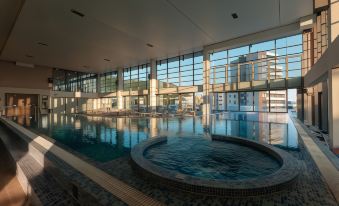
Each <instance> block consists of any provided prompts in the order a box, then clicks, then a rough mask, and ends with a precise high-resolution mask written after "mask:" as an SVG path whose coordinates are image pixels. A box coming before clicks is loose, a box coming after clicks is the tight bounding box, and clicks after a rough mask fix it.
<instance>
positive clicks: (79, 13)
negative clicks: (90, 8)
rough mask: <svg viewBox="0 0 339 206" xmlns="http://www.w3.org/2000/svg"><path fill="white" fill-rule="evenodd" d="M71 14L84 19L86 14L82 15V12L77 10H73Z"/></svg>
mask: <svg viewBox="0 0 339 206" xmlns="http://www.w3.org/2000/svg"><path fill="white" fill-rule="evenodd" d="M71 12H72V13H73V14H75V15H77V16H80V17H84V16H85V14H83V13H81V12H80V11H77V10H75V9H71Z"/></svg>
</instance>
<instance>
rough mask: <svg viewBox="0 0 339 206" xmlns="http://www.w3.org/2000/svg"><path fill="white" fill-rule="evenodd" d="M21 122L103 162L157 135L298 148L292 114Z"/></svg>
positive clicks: (50, 117)
mask: <svg viewBox="0 0 339 206" xmlns="http://www.w3.org/2000/svg"><path fill="white" fill-rule="evenodd" d="M14 121H16V122H17V123H19V124H21V125H24V126H25V127H28V128H30V129H32V130H35V131H36V132H38V133H42V134H44V135H47V136H49V137H51V138H53V139H55V140H57V141H58V142H59V143H62V144H64V145H66V146H68V147H69V148H71V149H73V150H75V151H77V152H79V153H81V154H83V155H85V156H87V157H89V158H91V159H94V160H97V161H100V162H105V161H109V160H112V159H114V158H117V157H121V156H124V155H127V154H128V153H129V151H130V148H132V147H133V146H134V145H136V144H138V143H139V142H140V141H142V140H145V139H147V138H149V137H155V136H164V135H166V136H168V137H174V136H179V135H180V136H186V137H187V136H192V135H199V136H202V137H206V138H207V139H208V137H209V136H210V135H211V134H222V135H230V136H238V137H243V138H247V139H251V140H255V141H259V142H267V143H269V144H272V145H277V146H279V147H282V148H288V149H290V148H292V149H294V148H297V147H298V138H297V131H296V129H295V127H294V125H293V123H292V121H291V119H290V118H289V116H288V114H285V113H279V114H270V113H260V114H259V113H248V112H247V113H239V112H237V113H220V114H215V115H211V116H208V117H183V118H112V117H93V116H76V115H65V114H50V115H41V116H39V117H37V118H26V117H24V116H22V117H16V118H15V119H14Z"/></svg>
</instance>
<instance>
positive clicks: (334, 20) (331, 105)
mask: <svg viewBox="0 0 339 206" xmlns="http://www.w3.org/2000/svg"><path fill="white" fill-rule="evenodd" d="M338 10H339V1H337V0H330V8H329V25H330V26H329V33H330V36H329V37H330V38H329V42H330V43H329V44H331V43H332V42H333V41H334V40H335V39H336V37H337V36H338V35H339V12H338ZM338 89H339V68H333V69H331V70H329V72H328V114H329V115H328V129H329V136H330V147H331V149H332V150H333V151H334V152H335V153H337V154H339V126H338V125H339V107H338V105H339V92H338Z"/></svg>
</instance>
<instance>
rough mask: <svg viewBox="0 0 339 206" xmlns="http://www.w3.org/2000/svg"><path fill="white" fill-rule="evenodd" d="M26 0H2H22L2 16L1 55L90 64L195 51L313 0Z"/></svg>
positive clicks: (287, 16) (283, 18)
mask: <svg viewBox="0 0 339 206" xmlns="http://www.w3.org/2000/svg"><path fill="white" fill-rule="evenodd" d="M22 1H23V0H21V1H19V0H0V2H7V4H4V3H2V4H4V6H3V5H1V3H0V5H1V6H2V9H1V10H5V9H6V7H5V6H7V7H10V8H12V10H13V8H18V10H17V14H18V15H17V18H16V19H14V18H13V14H15V11H14V10H13V12H12V14H11V15H8V18H3V19H5V20H6V21H7V22H4V20H2V21H3V22H1V21H0V27H1V29H0V37H3V36H7V41H5V42H3V46H2V47H1V38H0V49H1V48H3V50H2V51H0V52H1V55H0V59H3V60H10V61H20V62H25V63H32V64H37V65H44V66H51V67H56V68H64V69H70V70H77V71H90V72H104V71H109V70H112V69H116V68H119V67H125V66H133V65H137V64H141V63H145V62H149V60H150V59H152V58H153V59H161V58H165V57H171V56H175V55H179V54H184V53H188V52H192V51H198V50H201V49H202V48H203V46H205V45H209V44H213V43H216V42H220V41H225V40H229V39H233V38H236V37H240V36H244V35H247V34H251V33H255V32H259V31H263V30H267V29H271V28H275V27H279V26H282V25H287V24H290V23H293V22H296V21H298V19H299V18H300V17H303V16H306V15H309V14H312V9H313V0H298V1H295V0H251V1H248V0H208V1H206V0H100V1H93V0H58V1H55V0H25V1H24V3H23V4H22V8H21V10H20V9H19V7H18V6H17V4H18V2H22ZM9 2H10V3H9ZM14 4H15V5H14ZM71 9H75V10H77V11H79V12H81V13H83V14H84V15H85V16H84V17H80V16H78V15H75V14H74V13H72V12H71ZM1 13H2V11H0V14H1ZM232 13H237V14H238V16H239V18H238V19H233V18H232V16H231V14H232ZM9 16H11V18H10V17H9ZM0 19H1V18H0ZM9 22H10V23H11V24H12V25H13V26H11V27H10V26H8V25H11V24H10V23H9ZM5 26H6V27H5ZM6 34H9V35H6ZM39 42H40V43H43V44H46V45H47V46H46V45H41V44H39ZM147 44H152V45H153V47H149V46H147ZM104 59H108V60H110V61H106V60H104Z"/></svg>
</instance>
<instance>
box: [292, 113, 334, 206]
mask: <svg viewBox="0 0 339 206" xmlns="http://www.w3.org/2000/svg"><path fill="white" fill-rule="evenodd" d="M294 122H295V127H296V128H297V130H298V133H299V135H300V137H301V139H302V141H303V142H304V144H305V146H306V148H307V150H308V151H309V153H310V155H311V157H312V159H313V160H314V162H315V163H316V165H317V167H318V168H319V170H320V172H321V174H322V175H323V177H324V178H325V180H326V183H327V185H328V187H329V188H330V190H331V192H332V194H333V196H334V197H335V199H336V200H337V202H338V203H339V171H338V170H337V169H336V167H335V166H334V165H333V164H332V163H331V161H330V160H329V159H328V158H327V157H326V155H325V154H324V153H323V152H322V151H321V150H320V149H319V147H318V145H317V144H316V143H315V142H314V141H313V139H312V138H311V137H310V136H309V135H308V134H307V132H306V131H305V130H304V128H303V127H302V126H301V123H300V121H299V120H296V119H294Z"/></svg>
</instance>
